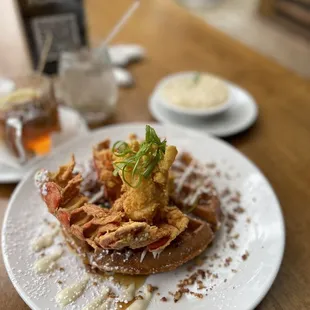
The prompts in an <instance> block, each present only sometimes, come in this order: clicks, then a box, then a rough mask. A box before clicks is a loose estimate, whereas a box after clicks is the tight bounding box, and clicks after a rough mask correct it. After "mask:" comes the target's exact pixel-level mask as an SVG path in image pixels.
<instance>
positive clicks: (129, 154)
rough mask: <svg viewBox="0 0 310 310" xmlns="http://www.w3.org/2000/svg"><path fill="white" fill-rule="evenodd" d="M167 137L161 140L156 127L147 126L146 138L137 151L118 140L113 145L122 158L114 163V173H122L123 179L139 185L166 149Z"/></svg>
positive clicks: (117, 154)
mask: <svg viewBox="0 0 310 310" xmlns="http://www.w3.org/2000/svg"><path fill="white" fill-rule="evenodd" d="M166 143H167V142H166V139H164V140H162V141H161V140H160V139H159V137H158V136H157V134H156V131H155V130H154V128H152V127H151V126H149V125H146V127H145V140H144V141H143V142H142V143H141V144H140V146H139V149H138V150H137V151H135V150H133V148H132V147H130V145H129V144H128V143H126V142H124V141H117V142H116V143H114V145H113V147H112V152H113V154H114V155H115V156H116V157H118V158H120V160H119V161H118V160H116V161H115V162H114V163H113V165H114V172H113V173H114V175H117V174H119V173H120V175H121V177H122V179H123V181H124V182H125V183H126V184H127V185H129V186H131V187H134V188H137V187H139V185H140V184H141V181H142V178H145V179H147V178H148V177H149V176H150V175H151V173H152V171H153V170H154V168H155V167H156V166H157V164H158V163H159V162H160V161H161V160H162V159H163V157H164V154H165V151H166Z"/></svg>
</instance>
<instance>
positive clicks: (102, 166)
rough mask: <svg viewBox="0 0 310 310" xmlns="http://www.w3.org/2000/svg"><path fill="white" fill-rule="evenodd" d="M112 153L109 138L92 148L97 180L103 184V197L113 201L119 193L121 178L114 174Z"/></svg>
mask: <svg viewBox="0 0 310 310" xmlns="http://www.w3.org/2000/svg"><path fill="white" fill-rule="evenodd" d="M112 158H113V154H112V151H111V148H110V140H108V139H107V140H104V141H102V142H101V143H99V144H97V145H96V146H95V147H94V149H93V160H94V166H95V169H96V171H97V175H98V181H99V182H100V183H101V184H102V185H103V187H104V190H105V198H106V199H108V200H109V201H110V203H113V202H114V201H115V200H116V199H117V198H119V197H120V195H121V187H122V180H121V178H120V177H119V176H118V175H114V174H113V171H114V167H113V160H112Z"/></svg>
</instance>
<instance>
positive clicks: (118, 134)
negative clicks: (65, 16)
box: [2, 124, 285, 310]
mask: <svg viewBox="0 0 310 310" xmlns="http://www.w3.org/2000/svg"><path fill="white" fill-rule="evenodd" d="M154 128H155V129H156V131H157V132H158V134H159V135H160V136H162V137H167V140H168V141H169V143H170V144H174V145H176V146H177V147H178V148H179V149H182V150H189V151H190V152H192V154H193V155H194V156H195V157H196V158H197V159H198V160H200V161H202V162H210V161H212V162H213V161H215V162H216V163H217V166H218V168H219V169H220V170H222V171H227V172H229V174H230V178H232V180H231V181H229V182H230V183H229V184H230V187H234V188H235V189H238V190H239V191H240V193H241V197H242V200H241V204H242V206H243V207H244V208H245V209H246V213H245V214H241V215H240V216H239V217H238V218H239V219H238V221H237V222H236V224H235V230H234V232H238V233H240V237H239V239H238V240H236V243H237V244H238V248H237V249H235V250H234V249H231V248H230V247H229V246H226V247H224V246H223V245H224V243H225V242H226V241H225V240H226V238H227V235H226V234H225V233H224V232H225V225H223V228H222V229H221V230H220V231H219V233H218V235H217V237H216V240H215V241H214V244H213V246H212V247H211V248H209V249H208V250H207V254H208V255H209V256H212V255H213V254H214V253H219V254H220V258H219V259H218V261H214V262H213V267H212V268H211V267H210V266H209V267H210V268H211V271H212V272H213V273H217V274H218V278H217V279H211V280H210V279H208V280H207V282H206V285H207V286H208V287H209V286H210V285H211V284H212V285H214V284H216V286H214V287H213V290H209V292H208V296H206V297H205V298H204V299H197V298H196V297H193V296H191V295H189V296H187V295H186V296H183V297H182V299H181V300H180V301H179V302H178V303H174V302H173V301H171V296H169V295H168V294H167V292H168V291H173V290H175V289H176V284H177V282H178V280H180V279H183V278H184V277H185V274H187V273H188V271H186V267H185V266H183V267H181V268H179V269H178V270H176V271H174V272H169V273H163V274H159V275H153V276H150V277H149V278H148V279H147V282H148V283H151V284H153V285H157V286H159V288H160V292H161V294H162V295H161V296H163V295H164V296H167V297H168V298H169V299H170V302H167V303H163V302H161V301H160V298H161V296H160V297H159V296H157V295H154V297H153V299H152V302H151V304H150V306H149V308H148V309H150V310H154V309H158V308H159V307H160V308H161V309H178V310H187V309H195V310H198V309H201V310H204V309H210V310H211V309H221V310H232V309H236V310H249V309H253V308H254V307H255V306H256V305H257V304H258V303H259V302H260V301H261V300H262V298H263V297H264V295H265V294H266V293H267V291H268V290H269V288H270V286H271V284H272V283H273V281H274V279H275V277H276V275H277V273H278V270H279V267H280V264H281V260H282V255H283V251H284V239H285V236H284V235H285V232H284V223H283V217H282V213H281V208H280V205H279V202H278V200H277V197H276V195H275V194H274V192H273V190H272V188H271V186H270V184H269V183H268V181H267V180H266V178H265V177H264V176H263V175H262V173H261V172H260V171H259V170H258V168H257V167H256V166H255V165H254V164H253V163H251V162H250V161H249V160H248V159H247V158H246V157H244V156H243V155H242V154H241V153H239V152H238V151H237V150H236V149H234V148H233V147H231V146H230V145H229V144H227V143H225V142H223V141H221V140H218V139H215V138H212V137H210V136H208V135H203V134H200V133H198V132H196V131H190V130H184V129H182V128H181V127H175V126H163V125H154ZM144 130H145V126H144V125H142V124H124V125H116V126H109V127H105V128H103V129H100V130H98V131H94V132H91V133H89V135H88V136H87V138H84V139H81V138H77V139H76V140H74V141H71V142H69V143H68V144H66V145H63V146H61V147H60V148H58V150H57V153H53V154H51V155H49V156H48V157H46V158H45V159H43V160H42V161H41V162H40V167H45V168H47V169H53V170H55V169H56V168H57V167H58V166H59V165H61V164H63V163H65V162H66V161H68V160H69V158H70V154H71V153H72V152H73V153H75V154H76V158H77V161H81V160H85V159H87V158H89V156H90V155H91V150H92V146H93V145H94V144H96V143H97V142H99V141H101V140H103V139H105V138H107V137H111V139H112V141H115V140H119V139H126V138H127V135H128V133H137V134H138V135H139V136H144ZM216 175H218V174H216ZM223 176H224V175H223V174H222V176H221V177H219V175H218V177H214V181H215V184H216V186H217V188H218V189H220V188H224V187H226V186H227V183H228V180H227V178H228V176H227V175H226V174H225V177H223ZM226 208H227V206H224V211H225V209H226ZM230 208H231V207H230ZM267 214H268V216H266V215H267ZM48 216H49V217H48ZM46 217H48V218H49V219H51V218H53V217H52V216H51V215H47V211H46V207H45V206H44V204H43V203H42V202H41V199H40V197H39V195H38V193H37V192H36V189H35V187H34V185H33V173H30V174H28V176H26V177H25V179H24V180H23V181H22V182H21V183H20V184H19V186H18V187H17V189H16V191H15V193H14V194H13V196H12V199H11V201H10V203H9V207H8V209H7V212H6V215H5V219H4V225H3V233H2V248H3V257H4V263H5V266H6V269H7V271H8V274H9V277H10V279H11V281H12V283H13V284H14V286H15V288H16V290H17V291H18V292H19V294H20V296H21V297H22V298H23V299H24V300H25V302H26V303H27V304H28V305H29V306H30V307H31V308H32V309H56V306H55V301H54V297H55V294H56V293H57V291H58V290H59V288H58V286H57V284H56V282H57V279H59V276H60V275H59V273H60V274H61V272H60V271H59V273H58V271H57V272H55V273H53V274H52V275H48V276H38V275H36V274H35V273H34V272H33V271H32V265H33V262H34V260H35V258H36V257H38V254H34V253H33V252H32V250H31V248H30V246H29V244H30V242H31V240H32V239H33V238H34V237H35V236H37V234H38V231H39V230H40V229H41V228H42V227H41V226H42V221H43V218H46ZM249 217H250V218H251V221H250V223H249V220H247V219H248V218H249ZM59 238H62V237H61V236H60V237H59ZM245 251H248V252H249V253H250V256H249V257H248V259H247V260H245V261H244V260H242V258H241V257H242V255H243V254H244V253H245ZM227 257H231V258H232V263H231V266H229V267H223V263H224V258H227ZM210 263H211V262H210V261H209V262H208V261H207V262H206V264H207V265H206V266H202V267H201V268H205V267H207V266H208V264H210ZM218 264H222V267H219V266H218ZM60 265H61V266H63V267H64V268H65V275H66V276H65V277H64V276H62V278H61V279H62V281H64V282H65V285H68V284H71V283H73V282H76V280H77V278H79V277H80V276H81V274H82V273H83V268H84V267H83V266H82V265H81V263H80V260H79V259H78V258H77V257H76V256H75V255H74V254H73V253H72V252H71V251H67V252H66V254H65V256H64V257H62V258H61V259H60ZM209 267H208V268H209ZM231 269H236V270H237V271H238V272H237V273H234V272H232V271H231ZM62 274H63V273H62ZM224 279H227V281H225V280H224ZM92 289H93V287H90V288H88V289H87V291H86V293H85V294H86V297H85V296H84V295H83V296H84V297H83V296H82V297H80V298H79V299H78V300H77V301H76V302H75V304H74V306H73V305H69V306H67V308H66V309H81V308H82V306H84V305H85V302H86V299H87V298H88V297H87V296H90V295H91V290H92ZM198 292H199V291H198Z"/></svg>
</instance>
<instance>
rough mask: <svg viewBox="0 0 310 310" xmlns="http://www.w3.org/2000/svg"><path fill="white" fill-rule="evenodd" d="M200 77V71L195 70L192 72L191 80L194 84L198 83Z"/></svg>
mask: <svg viewBox="0 0 310 310" xmlns="http://www.w3.org/2000/svg"><path fill="white" fill-rule="evenodd" d="M200 78H201V73H200V72H196V73H195V74H194V77H193V82H194V84H195V85H196V84H198V82H199V80H200Z"/></svg>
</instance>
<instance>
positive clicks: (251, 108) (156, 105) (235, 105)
mask: <svg viewBox="0 0 310 310" xmlns="http://www.w3.org/2000/svg"><path fill="white" fill-rule="evenodd" d="M226 82H227V81H226ZM227 84H228V87H229V88H230V90H231V91H230V92H231V97H232V99H231V101H232V104H231V106H230V107H229V109H228V110H227V111H224V112H223V113H221V114H218V115H214V116H210V117H208V118H197V117H191V116H189V115H184V116H183V117H182V115H176V114H175V113H171V112H170V111H168V110H167V109H166V108H165V107H164V106H163V105H162V104H161V103H160V101H159V100H157V95H156V91H155V93H154V94H153V95H152V96H151V97H150V100H149V110H150V112H151V114H152V115H153V117H154V118H155V119H156V120H157V121H159V122H161V123H164V124H173V125H181V126H184V127H186V128H190V129H195V130H199V131H202V132H205V133H209V134H212V135H215V136H218V137H227V136H231V135H234V134H237V133H239V132H241V131H243V130H245V129H247V128H249V127H250V126H251V125H253V123H254V122H255V120H256V119H257V116H258V109H257V105H256V103H255V100H254V98H253V97H252V96H251V95H250V94H249V93H248V92H247V91H246V90H244V89H242V88H240V87H238V86H237V85H235V84H232V83H230V82H227Z"/></svg>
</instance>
